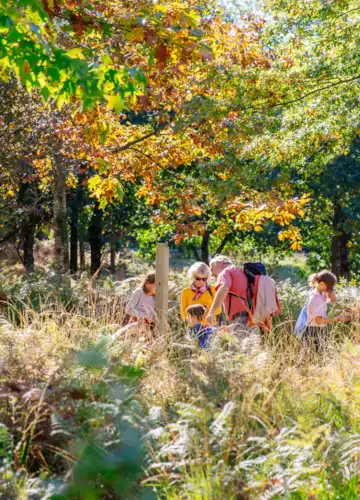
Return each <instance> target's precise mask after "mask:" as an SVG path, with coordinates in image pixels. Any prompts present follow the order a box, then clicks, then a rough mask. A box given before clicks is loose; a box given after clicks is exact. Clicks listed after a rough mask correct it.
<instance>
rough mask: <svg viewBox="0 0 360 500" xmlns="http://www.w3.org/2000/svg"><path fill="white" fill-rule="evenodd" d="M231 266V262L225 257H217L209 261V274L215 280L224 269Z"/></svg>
mask: <svg viewBox="0 0 360 500" xmlns="http://www.w3.org/2000/svg"><path fill="white" fill-rule="evenodd" d="M229 266H232V261H231V260H230V259H229V257H225V255H217V256H216V257H214V258H213V259H211V261H210V269H211V274H212V275H213V276H214V277H215V278H217V277H218V276H219V274H220V273H221V272H222V271H223V270H224V269H225V268H226V267H229Z"/></svg>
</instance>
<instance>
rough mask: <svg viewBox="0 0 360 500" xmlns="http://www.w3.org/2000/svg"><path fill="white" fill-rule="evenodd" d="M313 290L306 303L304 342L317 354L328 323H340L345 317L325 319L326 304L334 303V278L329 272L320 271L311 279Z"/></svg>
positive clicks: (323, 342) (341, 315)
mask: <svg viewBox="0 0 360 500" xmlns="http://www.w3.org/2000/svg"><path fill="white" fill-rule="evenodd" d="M312 283H313V284H314V286H315V290H314V292H313V293H312V295H311V296H310V298H309V301H308V303H307V328H306V332H305V337H304V338H305V340H306V341H308V342H309V343H310V344H312V345H313V346H314V347H315V350H316V352H319V350H320V347H321V346H323V345H324V344H325V337H326V330H327V328H326V327H327V325H329V324H330V323H342V322H344V321H345V316H344V315H343V314H340V315H338V316H335V317H333V318H328V317H327V305H328V303H334V302H335V300H336V297H335V295H334V286H335V284H336V276H334V275H333V274H332V273H330V272H329V271H321V272H319V273H317V274H315V276H313V278H312Z"/></svg>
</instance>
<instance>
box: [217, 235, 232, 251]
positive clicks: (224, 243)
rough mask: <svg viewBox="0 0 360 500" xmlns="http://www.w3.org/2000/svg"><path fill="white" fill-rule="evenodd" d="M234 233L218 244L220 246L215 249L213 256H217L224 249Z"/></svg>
mask: <svg viewBox="0 0 360 500" xmlns="http://www.w3.org/2000/svg"><path fill="white" fill-rule="evenodd" d="M233 234H234V233H228V234H227V235H226V236H225V238H224V239H223V240H222V242H221V243H220V245H219V246H218V248H217V249H216V251H215V254H214V255H219V254H220V253H221V252H222V251H223V250H224V248H225V246H226V244H227V243H228V241H229V239H230V237H231V236H232V235H233Z"/></svg>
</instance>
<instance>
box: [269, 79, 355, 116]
mask: <svg viewBox="0 0 360 500" xmlns="http://www.w3.org/2000/svg"><path fill="white" fill-rule="evenodd" d="M355 80H360V75H356V76H353V77H352V78H348V79H347V80H340V81H338V82H335V83H332V84H330V85H326V86H325V87H320V88H317V89H315V90H312V91H311V92H308V93H307V94H303V95H302V96H300V97H298V98H296V99H292V100H291V101H285V102H280V103H278V104H273V105H270V106H269V107H270V108H278V107H281V106H288V105H289V104H294V103H295V102H299V101H302V100H304V99H306V98H307V97H309V96H311V95H313V94H317V93H318V92H322V91H324V90H328V89H331V88H334V87H337V86H338V85H342V84H344V83H350V82H353V81H355Z"/></svg>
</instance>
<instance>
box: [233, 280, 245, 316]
mask: <svg viewBox="0 0 360 500" xmlns="http://www.w3.org/2000/svg"><path fill="white" fill-rule="evenodd" d="M248 288H249V286H248ZM228 295H230V299H229V307H228V316H230V311H231V301H232V298H233V296H234V297H236V298H237V299H240V300H243V301H244V303H245V304H246V306H247V305H248V304H247V299H244V297H241V296H240V295H237V294H236V293H234V292H228Z"/></svg>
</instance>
